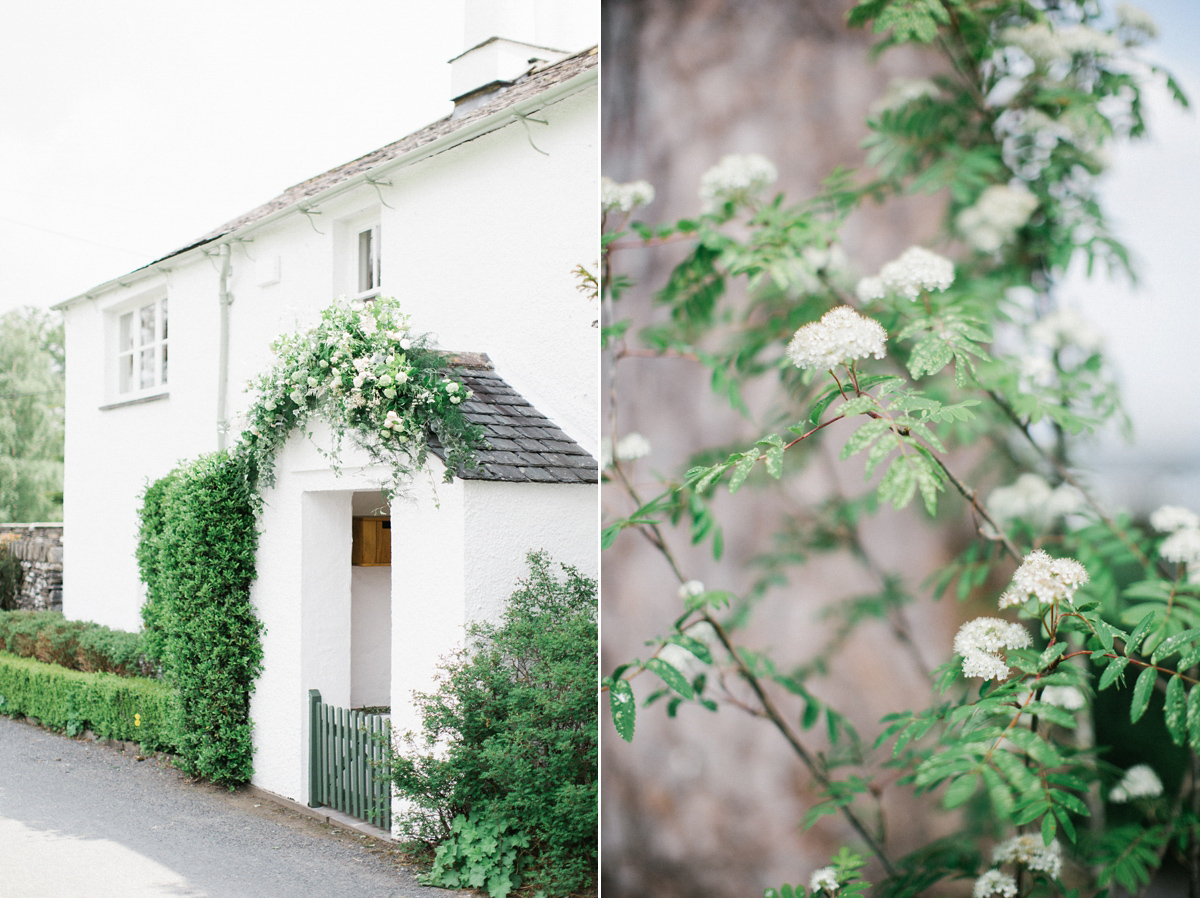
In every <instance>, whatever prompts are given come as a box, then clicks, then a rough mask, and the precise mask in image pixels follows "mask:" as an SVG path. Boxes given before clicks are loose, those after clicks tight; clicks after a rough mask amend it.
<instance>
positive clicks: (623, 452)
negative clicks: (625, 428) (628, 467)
mask: <svg viewBox="0 0 1200 898" xmlns="http://www.w3.org/2000/svg"><path fill="white" fill-rule="evenodd" d="M613 449H614V447H613V446H612V443H611V441H609V440H604V442H603V444H602V445H601V447H600V466H601V467H603V468H607V467H608V466H609V465H611V464H612V463H613V457H614V455H615V457H616V460H617V461H637V460H638V459H639V458H645V457H646V456H647V455H649V454H650V441H649V440H648V439H646V438H645V437H644V436H642V435H641V434H640V433H627V434H625V436H623V437H621V439H619V440H617V445H616V447H615V449H616V452H615V453H614V451H613Z"/></svg>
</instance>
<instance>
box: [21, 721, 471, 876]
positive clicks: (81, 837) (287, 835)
mask: <svg viewBox="0 0 1200 898" xmlns="http://www.w3.org/2000/svg"><path fill="white" fill-rule="evenodd" d="M466 894H469V893H458V892H450V891H446V890H443V889H434V888H430V887H427V886H421V885H419V884H418V883H417V881H416V877H415V876H414V875H413V873H412V872H411V871H410V870H409V869H407V868H405V867H403V866H401V865H400V864H399V862H398V860H397V858H396V856H395V852H394V851H393V850H390V849H388V848H387V847H386V846H383V845H382V844H381V843H378V842H376V841H374V840H373V839H369V838H367V837H365V836H361V835H358V834H356V833H351V832H347V831H345V830H339V829H338V828H337V827H333V826H328V825H326V824H323V823H320V822H318V821H316V820H313V819H311V818H309V817H305V816H303V815H301V814H297V813H295V812H294V811H290V810H287V809H284V808H281V807H279V806H277V805H275V804H273V803H271V802H269V801H264V800H262V799H257V798H254V797H252V796H250V795H247V794H244V793H232V794H231V793H230V792H229V791H228V790H225V789H220V788H217V787H214V786H212V785H210V784H205V783H197V782H192V781H190V780H188V778H187V777H185V776H184V775H183V774H181V773H180V772H179V771H177V770H175V769H174V768H172V767H170V766H169V765H167V764H166V763H165V762H163V761H162V760H160V759H157V758H148V759H145V760H142V761H139V760H137V755H134V754H132V753H123V752H120V751H117V750H114V749H111V748H108V747H105V746H103V745H98V744H96V743H89V742H84V741H80V740H75V739H68V738H66V737H65V736H60V735H58V734H56V733H51V732H48V731H46V730H43V729H41V728H39V727H36V726H33V725H31V724H28V723H25V722H23V721H17V720H13V719H11V718H8V717H4V716H0V896H2V898H59V896H68V898H109V896H112V898H165V896H171V898H307V896H310V895H311V896H321V898H343V896H344V898H350V896H354V898H363V896H396V898H400V896H404V898H409V896H411V898H450V896H455V895H466Z"/></svg>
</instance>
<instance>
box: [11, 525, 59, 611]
mask: <svg viewBox="0 0 1200 898" xmlns="http://www.w3.org/2000/svg"><path fill="white" fill-rule="evenodd" d="M62 535H63V525H62V524H0V546H3V547H4V548H5V549H6V550H7V551H8V552H10V553H12V554H13V555H14V556H16V557H17V558H18V559H19V560H20V562H21V567H22V568H24V576H23V577H22V580H21V592H20V594H19V595H18V596H17V607H18V608H21V609H24V610H27V611H61V610H62V582H63V578H62V571H63V564H62V560H63V550H62Z"/></svg>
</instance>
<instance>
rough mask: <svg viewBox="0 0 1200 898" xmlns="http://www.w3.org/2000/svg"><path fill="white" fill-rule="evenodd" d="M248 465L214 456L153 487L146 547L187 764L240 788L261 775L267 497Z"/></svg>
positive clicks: (150, 625)
mask: <svg viewBox="0 0 1200 898" xmlns="http://www.w3.org/2000/svg"><path fill="white" fill-rule="evenodd" d="M248 467H249V462H248V459H247V456H246V455H245V454H243V453H237V452H214V453H212V454H210V455H206V456H202V457H201V458H199V459H197V460H196V461H194V462H191V463H189V464H186V465H183V466H181V467H179V468H176V469H175V470H174V471H172V472H171V473H170V474H169V475H167V477H166V478H164V479H163V480H161V481H159V482H158V483H156V484H154V485H153V486H152V487H151V488H150V489H149V490H147V501H146V503H145V504H144V505H143V514H142V529H141V544H140V546H139V550H138V560H139V562H140V564H141V571H142V578H143V580H144V581H145V582H146V584H147V593H148V597H149V598H148V601H147V604H146V606H145V609H144V611H143V620H144V621H145V623H146V628H147V631H148V632H149V634H150V636H149V642H150V644H151V645H153V646H154V647H155V650H156V651H157V652H158V653H159V659H160V660H161V662H162V667H163V676H164V678H165V679H166V680H167V682H168V683H169V684H170V685H171V686H172V687H174V689H175V702H174V705H173V708H172V715H171V733H172V739H173V740H174V742H175V743H176V745H177V746H178V750H179V764H180V767H182V768H183V769H184V770H185V771H187V772H188V773H192V774H197V775H199V776H203V777H205V778H207V779H210V780H212V781H213V782H216V783H224V784H228V785H229V786H230V787H231V788H232V787H233V786H234V785H236V784H238V783H242V782H245V781H246V780H248V779H249V778H250V776H251V774H252V773H253V765H252V758H253V745H252V742H251V736H250V733H251V723H250V693H251V692H252V691H253V689H254V681H255V679H256V678H257V677H258V675H259V673H260V672H261V670H262V642H261V635H262V623H261V622H260V621H259V620H258V618H257V617H255V615H254V609H253V608H252V606H251V604H250V585H251V583H252V582H253V581H254V556H255V551H256V549H257V547H258V530H257V527H256V525H255V514H256V511H257V508H258V504H259V498H258V495H257V493H256V492H255V491H254V489H253V487H252V485H251V484H252V479H251V477H250V476H249V474H248Z"/></svg>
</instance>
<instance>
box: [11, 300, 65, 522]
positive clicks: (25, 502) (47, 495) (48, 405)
mask: <svg viewBox="0 0 1200 898" xmlns="http://www.w3.org/2000/svg"><path fill="white" fill-rule="evenodd" d="M62 340H63V338H62V321H61V319H60V318H59V316H57V315H51V314H49V313H45V312H41V311H39V310H36V309H32V308H29V309H24V310H18V311H12V312H8V313H6V314H5V315H3V316H2V317H0V520H3V521H59V520H62V460H63V417H62V408H63V364H62Z"/></svg>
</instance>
